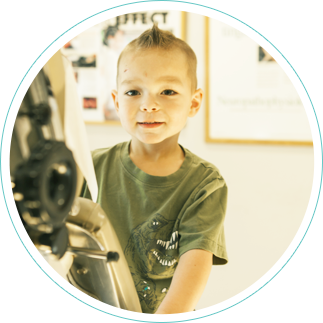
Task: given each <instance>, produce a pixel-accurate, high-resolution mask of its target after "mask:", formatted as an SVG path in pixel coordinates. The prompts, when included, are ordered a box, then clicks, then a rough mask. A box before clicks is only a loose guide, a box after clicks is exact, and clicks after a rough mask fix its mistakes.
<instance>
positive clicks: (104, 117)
mask: <svg viewBox="0 0 323 323" xmlns="http://www.w3.org/2000/svg"><path fill="white" fill-rule="evenodd" d="M154 22H157V23H158V27H159V28H160V29H164V30H169V31H171V32H172V33H173V34H174V35H175V36H176V37H179V38H181V39H183V40H185V38H186V37H185V34H186V13H185V12H181V11H167V10H159V11H146V12H135V13H129V14H125V15H122V16H117V17H115V18H113V19H109V20H106V21H104V22H102V23H100V24H98V25H96V26H93V27H91V28H89V29H88V30H86V31H84V32H83V33H81V34H79V35H78V36H76V37H75V38H74V39H72V40H71V41H69V42H68V43H67V44H65V45H64V47H63V48H62V49H61V51H62V53H63V55H65V56H66V57H67V58H68V59H69V60H70V61H71V62H72V65H73V69H74V73H75V78H76V81H77V86H78V93H79V98H80V102H81V105H82V112H83V118H84V120H85V122H86V123H101V124H114V125H120V121H119V118H118V116H117V114H116V112H115V109H114V104H113V100H112V97H111V90H112V89H115V88H116V75H117V61H118V58H119V55H120V53H121V52H122V50H123V49H124V47H125V46H126V45H127V44H128V43H129V42H131V41H132V40H133V39H135V38H137V37H138V36H139V35H140V34H141V33H142V32H144V31H145V30H146V29H148V28H151V27H152V26H153V23H154Z"/></svg>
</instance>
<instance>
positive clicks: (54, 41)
mask: <svg viewBox="0 0 323 323" xmlns="http://www.w3.org/2000/svg"><path fill="white" fill-rule="evenodd" d="M109 10H111V9H105V10H101V11H99V12H97V13H95V14H93V15H91V16H89V17H87V18H84V19H82V20H81V21H79V22H78V23H76V24H75V25H73V26H72V27H70V28H68V29H67V30H66V31H64V32H63V33H61V34H60V35H59V36H58V37H57V38H56V39H55V40H53V41H52V42H51V43H50V44H49V45H48V46H47V47H46V48H45V49H44V50H43V51H42V52H41V53H40V55H39V56H38V57H37V58H36V59H35V61H34V62H33V63H32V64H31V66H30V67H29V68H28V70H27V72H26V73H25V75H24V76H23V78H22V79H21V81H20V82H19V85H18V86H17V89H16V91H15V93H14V95H13V97H12V100H11V102H10V105H9V111H8V115H9V112H10V109H11V106H12V103H13V101H14V99H15V97H16V95H17V93H18V91H19V89H20V87H21V84H22V82H23V81H24V80H25V78H26V76H27V75H28V73H29V71H30V70H31V69H32V67H33V66H34V65H35V63H36V62H37V61H38V60H39V58H40V57H41V56H42V55H43V54H44V53H45V52H46V50H47V49H48V48H49V47H50V46H52V45H53V44H54V43H56V42H57V40H58V39H59V38H61V37H62V36H63V35H64V34H66V33H67V32H69V31H70V30H72V29H73V28H75V27H76V26H77V25H80V24H81V23H82V22H84V21H86V20H88V19H91V18H93V17H95V16H97V15H99V14H101V13H103V12H106V11H109ZM8 211H9V218H10V221H11V223H12V226H13V228H14V230H15V232H16V234H17V236H18V238H19V241H20V242H21V244H22V246H23V247H24V249H25V250H26V252H27V253H28V255H29V256H30V257H31V259H32V260H33V261H34V263H35V264H36V265H37V266H38V267H39V268H40V270H41V271H42V272H43V273H44V274H45V275H46V276H47V277H48V278H49V279H50V280H51V281H52V282H53V283H54V284H55V285H56V286H58V287H59V288H60V289H61V290H63V291H64V292H66V293H67V294H68V295H70V296H72V297H73V298H74V299H76V300H77V301H79V302H81V303H83V304H84V305H87V306H89V307H91V308H93V309H94V310H97V311H99V312H102V313H104V314H108V315H112V316H118V315H116V314H112V313H109V312H106V311H103V310H101V309H98V308H96V307H95V306H92V305H90V304H88V303H86V302H84V301H82V300H81V299H79V298H78V297H76V296H74V295H73V294H71V293H70V292H69V291H67V290H66V289H65V288H63V287H62V286H61V285H59V284H58V283H57V282H56V281H55V280H54V279H53V278H51V277H50V276H49V275H48V274H47V273H46V272H45V270H44V269H43V268H42V267H41V266H40V265H39V264H38V262H37V261H36V259H35V258H34V257H33V256H32V255H31V253H30V251H29V250H28V248H27V247H26V245H25V244H24V242H23V241H22V239H21V237H20V235H19V233H18V230H17V228H16V226H15V224H14V222H13V220H12V217H11V214H10V210H9V209H8Z"/></svg>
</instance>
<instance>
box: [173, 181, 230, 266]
mask: <svg viewBox="0 0 323 323" xmlns="http://www.w3.org/2000/svg"><path fill="white" fill-rule="evenodd" d="M227 195H228V189H227V186H226V183H225V181H224V180H223V178H218V179H215V180H213V181H212V182H211V183H209V184H207V185H205V186H204V187H203V188H201V189H198V190H197V192H196V193H195V194H194V196H193V197H192V203H191V204H190V206H189V207H188V208H187V209H186V210H185V212H184V213H183V216H182V217H181V220H180V223H179V256H181V255H182V254H184V253H185V252H187V251H189V250H192V249H203V250H207V251H210V252H212V253H213V265H224V264H226V263H227V262H228V256H227V251H226V245H225V237H224V227H223V223H224V217H225V212H226V207H227Z"/></svg>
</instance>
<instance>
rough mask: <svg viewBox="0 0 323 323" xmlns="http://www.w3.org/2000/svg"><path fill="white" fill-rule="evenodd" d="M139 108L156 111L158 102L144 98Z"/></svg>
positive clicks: (145, 110)
mask: <svg viewBox="0 0 323 323" xmlns="http://www.w3.org/2000/svg"><path fill="white" fill-rule="evenodd" d="M140 110H141V111H144V112H153V111H158V110H159V106H158V103H157V102H156V101H154V100H153V99H152V98H146V99H145V100H143V102H142V103H141V106H140Z"/></svg>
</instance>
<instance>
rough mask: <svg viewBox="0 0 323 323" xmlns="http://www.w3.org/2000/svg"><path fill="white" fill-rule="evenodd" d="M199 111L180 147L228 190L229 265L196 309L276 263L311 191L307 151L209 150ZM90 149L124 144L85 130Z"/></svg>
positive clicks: (112, 130)
mask: <svg viewBox="0 0 323 323" xmlns="http://www.w3.org/2000/svg"><path fill="white" fill-rule="evenodd" d="M203 19H204V18H203V17H201V16H198V15H194V14H189V16H188V39H187V40H188V43H189V44H190V45H191V46H192V48H193V49H194V50H195V52H196V54H197V57H198V61H199V65H198V78H199V86H200V87H201V88H202V89H203V86H204V73H205V72H204V70H205V68H204V65H203V58H204V21H203ZM204 113H205V112H204V107H202V109H201V111H200V112H199V113H198V115H196V116H195V117H194V118H193V119H190V120H189V121H188V124H187V126H186V127H185V129H183V131H182V133H181V136H180V143H181V144H182V145H183V146H185V147H186V148H188V149H190V150H191V151H192V152H193V153H195V154H197V155H198V156H200V157H202V158H204V159H206V160H208V161H210V162H212V163H213V164H215V165H216V166H217V167H218V168H219V169H220V171H221V173H222V175H223V177H224V178H225V180H226V182H227V184H228V187H229V201H228V210H227V217H226V222H225V230H226V231H225V233H226V240H227V249H228V254H229V263H228V264H227V265H225V266H218V267H213V268H212V273H211V276H210V278H209V281H208V284H207V287H206V289H205V292H204V294H203V295H202V298H201V300H200V302H199V303H198V306H197V307H196V309H200V308H204V307H207V306H211V305H214V304H216V303H219V302H221V301H224V300H226V299H228V298H230V297H232V296H234V295H236V294H237V293H239V292H241V291H243V290H244V289H246V288H247V287H249V286H250V285H251V284H252V283H254V282H255V281H256V280H258V279H259V278H260V277H261V276H263V275H264V274H265V273H266V272H267V271H268V270H269V269H270V268H271V267H272V266H273V265H274V264H275V262H276V261H277V260H278V259H279V258H280V257H281V255H282V254H283V253H284V251H285V250H286V249H287V247H288V245H289V244H290V242H291V241H292V239H293V237H294V235H295V233H296V231H297V230H298V227H299V225H300V223H301V221H302V218H303V216H304V214H305V211H306V207H307V203H308V201H309V196H310V192H311V187H312V179H313V169H314V159H313V148H312V147H300V146H295V147H293V146H275V145H274V146H266V145H235V144H230V145H229V144H209V143H206V142H205V141H204V119H205V115H204ZM87 133H88V136H89V141H90V147H91V149H95V148H99V147H107V146H112V145H114V144H116V143H118V142H121V141H126V140H129V139H130V137H129V135H128V134H127V133H126V132H125V131H124V130H123V129H122V128H121V127H118V126H111V127H107V126H102V125H87Z"/></svg>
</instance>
